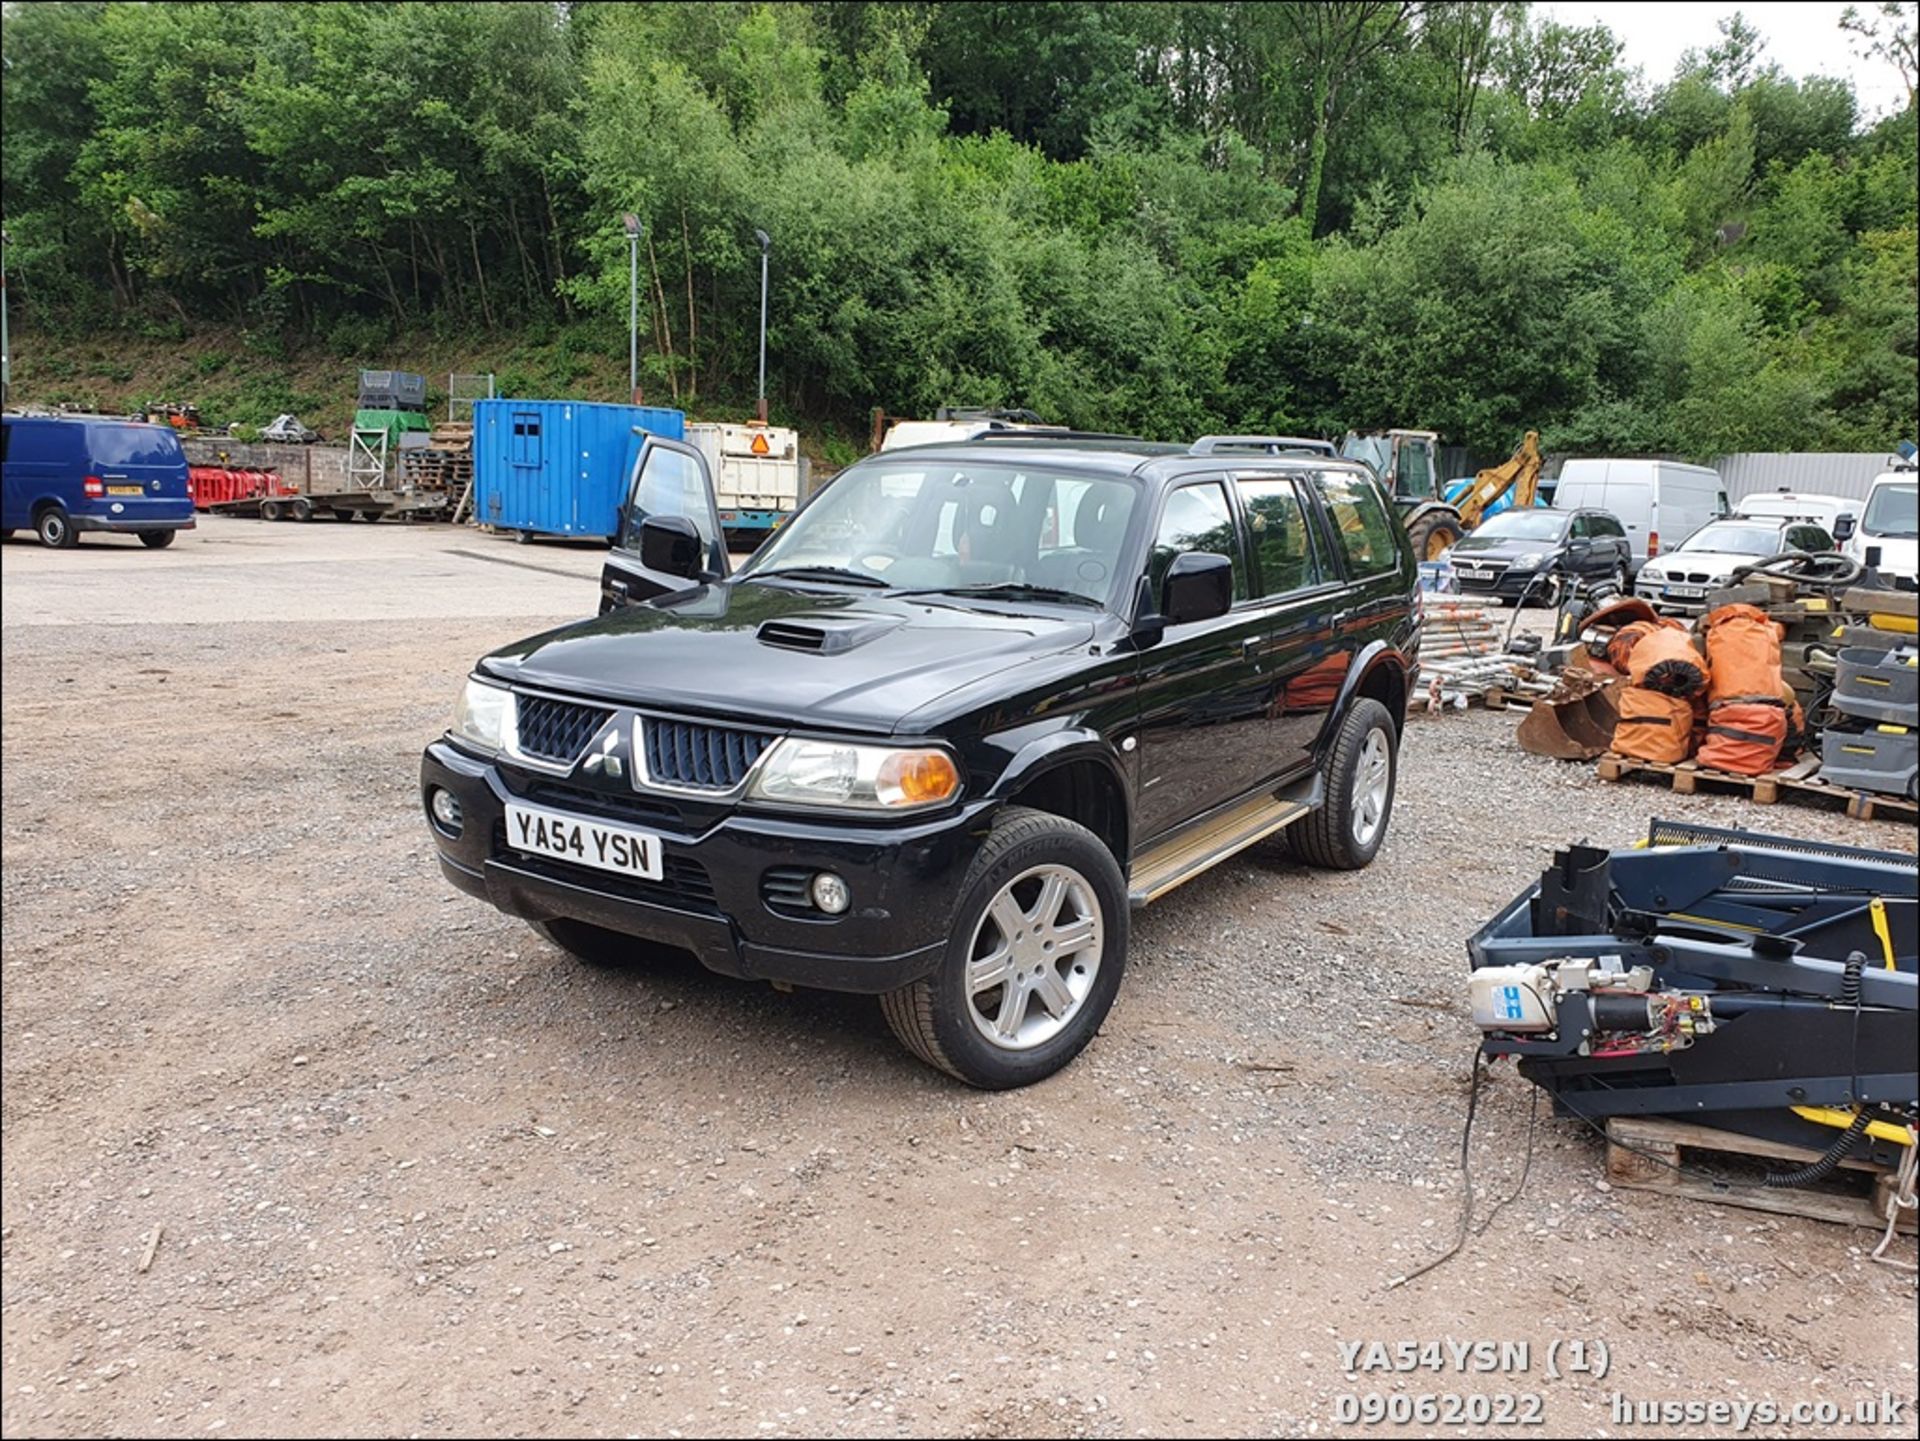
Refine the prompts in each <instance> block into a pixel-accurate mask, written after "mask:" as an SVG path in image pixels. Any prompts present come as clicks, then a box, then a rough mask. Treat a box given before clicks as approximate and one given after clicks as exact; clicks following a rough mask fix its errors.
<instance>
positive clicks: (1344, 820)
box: [1287, 699, 1400, 871]
mask: <svg viewBox="0 0 1920 1441" xmlns="http://www.w3.org/2000/svg"><path fill="white" fill-rule="evenodd" d="M1399 771H1400V736H1399V733H1398V732H1397V731H1396V730H1395V729H1394V725H1393V717H1392V716H1390V715H1389V714H1387V708H1386V707H1385V706H1383V705H1381V704H1380V702H1379V701H1377V700H1370V699H1361V700H1357V701H1355V702H1354V703H1353V705H1352V707H1351V708H1350V709H1349V710H1348V711H1347V714H1346V716H1345V718H1344V719H1343V720H1342V721H1341V722H1340V730H1339V733H1338V734H1337V735H1335V737H1334V740H1333V747H1332V749H1331V751H1330V752H1329V753H1328V756H1327V798H1326V804H1325V805H1323V806H1322V807H1321V808H1320V809H1319V810H1317V811H1315V812H1314V813H1313V814H1312V815H1310V816H1308V817H1307V818H1306V819H1305V820H1301V821H1295V822H1294V823H1293V825H1291V826H1289V827H1288V828H1287V839H1288V841H1289V843H1290V844H1291V845H1292V847H1293V853H1294V854H1295V855H1296V856H1298V857H1299V858H1300V859H1301V860H1303V861H1305V862H1306V863H1307V864H1308V865H1314V866H1321V867H1324V868H1325V869H1327V870H1331V871H1357V870H1359V869H1360V868H1361V867H1362V866H1364V865H1365V864H1367V862H1368V861H1370V860H1372V859H1373V858H1374V855H1375V854H1376V853H1377V852H1378V851H1379V849H1380V842H1381V841H1382V840H1384V839H1385V838H1386V834H1387V823H1388V822H1389V821H1390V820H1392V818H1393V788H1394V782H1395V781H1396V780H1398V778H1399Z"/></svg>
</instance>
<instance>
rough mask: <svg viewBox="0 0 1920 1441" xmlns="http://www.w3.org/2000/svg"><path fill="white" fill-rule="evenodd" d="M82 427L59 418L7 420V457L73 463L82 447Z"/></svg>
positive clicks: (19, 459)
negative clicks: (75, 453)
mask: <svg viewBox="0 0 1920 1441" xmlns="http://www.w3.org/2000/svg"><path fill="white" fill-rule="evenodd" d="M79 434H80V427H79V426H77V425H74V424H72V423H70V422H67V421H60V420H12V421H8V422H7V459H8V460H11V461H17V462H21V463H28V462H41V463H44V462H47V461H67V462H69V463H70V462H71V461H72V460H73V457H74V452H75V451H76V450H78V449H79V446H78V444H77V438H78V436H79Z"/></svg>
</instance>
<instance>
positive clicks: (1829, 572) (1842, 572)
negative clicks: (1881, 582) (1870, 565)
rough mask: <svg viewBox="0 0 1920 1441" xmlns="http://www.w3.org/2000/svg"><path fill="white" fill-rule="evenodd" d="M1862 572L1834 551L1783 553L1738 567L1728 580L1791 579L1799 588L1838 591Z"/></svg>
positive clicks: (1850, 560) (1859, 567)
mask: <svg viewBox="0 0 1920 1441" xmlns="http://www.w3.org/2000/svg"><path fill="white" fill-rule="evenodd" d="M1865 573H1866V567H1865V566H1863V565H1862V564H1861V563H1860V562H1859V561H1857V560H1855V559H1854V558H1853V557H1852V556H1850V555H1842V554H1841V553H1840V552H1839V551H1837V550H1823V551H1819V552H1814V551H1806V550H1787V551H1782V552H1781V553H1780V554H1779V555H1776V556H1771V557H1769V558H1768V559H1766V560H1763V561H1760V562H1758V563H1757V564H1754V565H1743V566H1741V567H1739V568H1738V569H1737V570H1735V571H1734V573H1733V577H1732V579H1733V583H1734V584H1735V585H1738V584H1739V583H1740V582H1741V581H1743V580H1745V579H1746V578H1747V577H1748V576H1752V575H1764V576H1772V577H1774V578H1775V579H1778V580H1791V581H1794V582H1796V583H1798V584H1800V585H1812V586H1832V587H1835V588H1838V587H1840V586H1847V585H1852V584H1853V583H1854V582H1855V581H1857V580H1858V579H1860V577H1861V576H1862V575H1863V574H1865Z"/></svg>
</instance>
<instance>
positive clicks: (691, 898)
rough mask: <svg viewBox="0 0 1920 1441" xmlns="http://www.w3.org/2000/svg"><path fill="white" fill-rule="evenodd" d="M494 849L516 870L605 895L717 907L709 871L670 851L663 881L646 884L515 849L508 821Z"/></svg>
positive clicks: (499, 828) (498, 829) (496, 834)
mask: <svg viewBox="0 0 1920 1441" xmlns="http://www.w3.org/2000/svg"><path fill="white" fill-rule="evenodd" d="M493 848H494V851H495V852H496V853H498V852H502V851H505V852H508V853H509V854H510V855H511V856H512V861H513V866H514V868H515V869H516V870H522V871H526V872H527V873H529V874H530V875H536V876H545V877H546V878H548V879H549V880H556V881H564V882H566V883H567V884H568V885H576V886H585V887H587V888H588V889H589V890H595V891H599V892H601V893H603V894H605V895H610V896H623V897H625V898H626V899H628V900H634V901H649V902H651V903H653V904H654V905H657V906H676V907H678V908H679V909H681V910H693V911H712V910H714V909H715V908H716V907H715V905H714V898H713V878H712V877H711V876H709V875H708V874H707V868H706V867H705V866H703V865H701V864H700V862H698V861H696V860H694V859H693V858H692V857H690V856H683V855H675V854H674V853H673V852H672V851H670V850H669V851H665V852H664V853H663V854H662V856H661V869H662V871H663V872H664V874H663V875H662V876H661V878H660V879H659V880H657V881H643V880H640V879H639V878H638V877H635V876H622V875H616V874H614V873H613V872H612V871H602V870H596V869H594V868H593V867H591V866H576V865H573V864H571V863H569V862H567V861H562V860H556V859H554V858H553V857H552V856H542V855H530V854H528V853H526V852H524V851H516V850H513V849H512V847H510V846H509V845H508V844H507V825H506V822H505V821H500V822H497V823H496V824H495V825H494V828H493Z"/></svg>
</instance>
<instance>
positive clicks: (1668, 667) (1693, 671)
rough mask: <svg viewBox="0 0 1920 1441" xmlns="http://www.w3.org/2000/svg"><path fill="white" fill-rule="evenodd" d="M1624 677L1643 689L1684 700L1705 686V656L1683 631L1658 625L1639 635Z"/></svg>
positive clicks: (1706, 680)
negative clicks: (1695, 647) (1655, 628)
mask: <svg viewBox="0 0 1920 1441" xmlns="http://www.w3.org/2000/svg"><path fill="white" fill-rule="evenodd" d="M1627 679H1628V680H1630V681H1632V682H1633V683H1634V684H1635V685H1637V686H1639V687H1640V688H1641V689H1643V690H1657V691H1659V692H1661V693H1662V694H1663V695H1671V696H1679V697H1680V698H1682V699H1685V698H1686V697H1688V696H1693V695H1699V694H1700V693H1701V692H1702V691H1704V690H1706V689H1707V686H1708V681H1709V677H1708V673H1707V659H1706V657H1705V656H1703V655H1701V654H1700V652H1699V651H1697V650H1695V649H1694V648H1693V638H1692V637H1691V636H1689V635H1688V634H1687V633H1686V632H1685V631H1684V630H1678V629H1674V630H1669V629H1666V628H1664V627H1662V628H1661V629H1659V630H1656V631H1652V632H1650V633H1648V634H1647V635H1643V636H1642V637H1640V641H1639V643H1638V644H1637V645H1635V646H1634V648H1633V654H1632V655H1630V656H1629V657H1628V658H1627Z"/></svg>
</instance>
